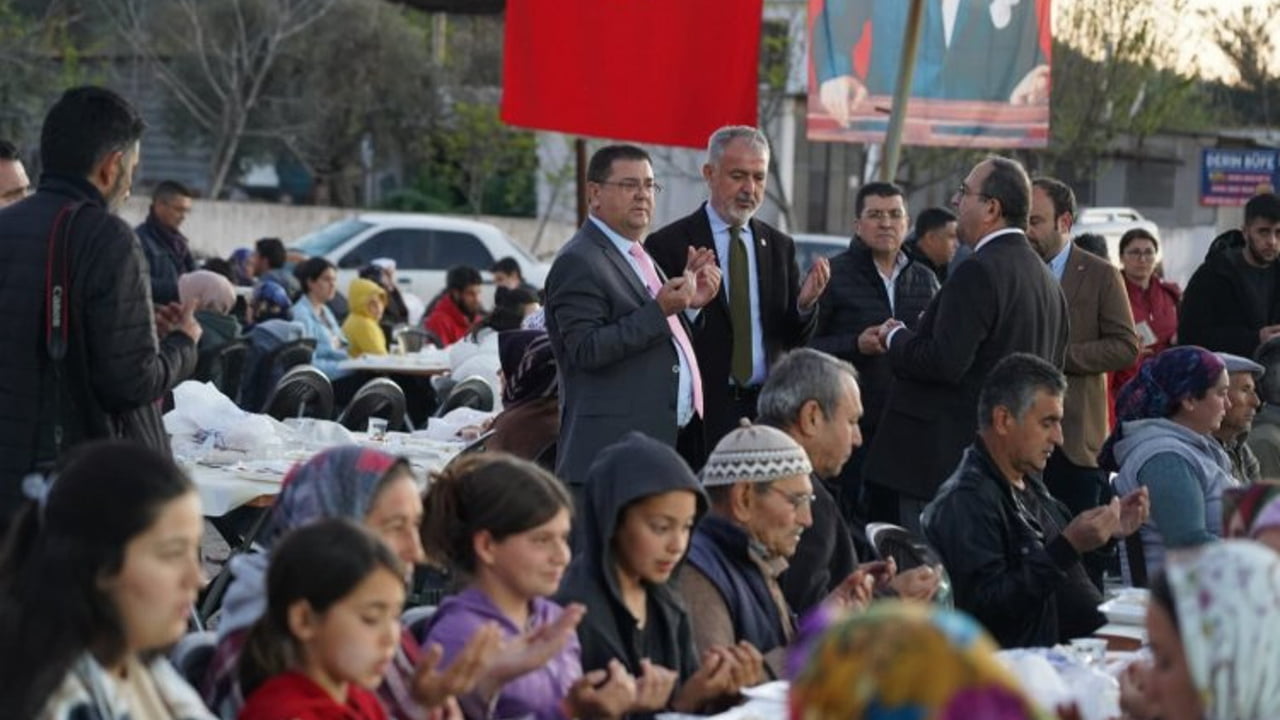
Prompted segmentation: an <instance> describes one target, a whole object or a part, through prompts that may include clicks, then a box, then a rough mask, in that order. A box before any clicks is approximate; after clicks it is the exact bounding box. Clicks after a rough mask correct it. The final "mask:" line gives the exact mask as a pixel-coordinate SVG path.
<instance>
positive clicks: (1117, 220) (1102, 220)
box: [1071, 207, 1160, 267]
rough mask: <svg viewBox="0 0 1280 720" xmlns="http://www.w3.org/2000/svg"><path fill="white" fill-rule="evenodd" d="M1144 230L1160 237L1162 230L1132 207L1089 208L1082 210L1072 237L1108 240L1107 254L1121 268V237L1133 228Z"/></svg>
mask: <svg viewBox="0 0 1280 720" xmlns="http://www.w3.org/2000/svg"><path fill="white" fill-rule="evenodd" d="M1138 227H1140V228H1143V229H1144V230H1146V231H1147V232H1149V233H1151V234H1152V235H1154V236H1155V237H1156V238H1159V237H1160V228H1158V227H1156V224H1155V223H1153V222H1151V221H1150V220H1148V219H1146V218H1144V217H1142V213H1140V212H1138V211H1137V210H1134V209H1133V208H1130V207H1088V208H1081V210H1080V212H1079V214H1078V215H1077V216H1076V220H1075V224H1074V225H1072V227H1071V235H1072V236H1073V237H1074V236H1076V235H1083V234H1084V233H1094V234H1096V235H1101V236H1102V237H1104V238H1106V239H1107V253H1108V254H1109V255H1110V259H1111V262H1112V264H1114V265H1115V266H1117V267H1119V266H1120V237H1121V236H1122V235H1124V234H1125V233H1126V232H1128V231H1129V230H1132V229H1133V228H1138Z"/></svg>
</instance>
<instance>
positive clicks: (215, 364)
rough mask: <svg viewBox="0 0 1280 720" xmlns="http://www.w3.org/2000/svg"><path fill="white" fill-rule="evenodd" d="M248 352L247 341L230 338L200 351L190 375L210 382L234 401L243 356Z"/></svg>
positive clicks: (236, 395) (240, 375)
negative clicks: (221, 343)
mask: <svg viewBox="0 0 1280 720" xmlns="http://www.w3.org/2000/svg"><path fill="white" fill-rule="evenodd" d="M248 354H249V342H248V341H247V340H244V339H243V338H241V339H238V340H232V341H231V342H229V343H226V344H225V345H220V346H218V347H216V348H213V349H211V350H206V351H204V352H202V353H200V358H199V359H198V360H197V361H196V371H195V374H193V375H192V376H191V377H192V379H193V380H198V381H200V382H211V383H213V385H214V387H216V388H218V391H219V392H221V393H222V394H223V395H226V396H227V397H229V398H231V400H232V402H234V401H236V400H237V399H238V398H239V395H240V379H241V377H242V376H243V375H244V364H245V358H246V356H247V355H248Z"/></svg>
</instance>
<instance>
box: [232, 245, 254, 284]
mask: <svg viewBox="0 0 1280 720" xmlns="http://www.w3.org/2000/svg"><path fill="white" fill-rule="evenodd" d="M229 262H230V263H231V272H232V273H233V274H234V275H235V278H236V284H237V285H239V286H241V287H252V286H253V251H252V250H250V249H249V248H247V247H242V248H236V249H235V250H233V251H232V252H231V257H230V258H229Z"/></svg>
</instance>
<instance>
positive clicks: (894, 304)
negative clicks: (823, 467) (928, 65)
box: [809, 182, 938, 525]
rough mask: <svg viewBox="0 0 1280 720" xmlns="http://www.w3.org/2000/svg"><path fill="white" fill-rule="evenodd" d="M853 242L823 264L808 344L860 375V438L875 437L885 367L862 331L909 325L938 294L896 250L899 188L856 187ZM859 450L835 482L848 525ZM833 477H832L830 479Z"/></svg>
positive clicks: (921, 268) (901, 207)
mask: <svg viewBox="0 0 1280 720" xmlns="http://www.w3.org/2000/svg"><path fill="white" fill-rule="evenodd" d="M854 214H855V215H857V218H858V219H857V220H856V221H855V224H854V237H853V240H852V242H850V243H849V249H848V250H846V251H844V252H842V253H840V254H839V255H837V256H835V257H834V258H832V259H831V282H830V283H829V284H828V285H827V289H826V292H824V293H823V294H822V299H821V300H820V301H819V303H818V307H819V310H818V328H817V330H815V331H814V333H813V339H812V340H810V341H809V345H810V346H811V347H814V348H817V349H818V350H821V351H823V352H825V353H829V354H831V355H835V356H836V357H838V358H840V359H842V360H847V361H849V362H850V363H852V364H853V366H854V367H856V368H857V369H858V373H859V375H861V381H862V382H861V389H862V400H863V403H864V405H865V407H866V412H865V413H864V414H863V415H862V421H861V429H862V437H863V440H864V441H865V442H866V443H867V444H870V442H871V441H872V439H874V438H875V434H876V424H877V422H878V421H879V420H880V415H881V413H883V412H884V403H885V398H887V397H888V395H889V384H890V383H892V382H893V368H892V367H891V366H890V364H889V357H888V356H887V355H885V351H884V348H883V346H881V344H880V341H879V339H878V338H877V337H876V334H875V332H874V331H873V332H870V333H864V332H863V331H865V330H867V329H868V328H873V329H874V328H875V327H876V326H878V325H880V324H881V323H883V322H884V321H886V320H888V319H890V318H896V319H898V320H901V321H902V322H903V323H904V324H905V325H906V326H907V327H909V328H913V329H914V328H915V327H916V326H917V325H918V324H919V321H920V316H921V315H922V314H924V310H925V308H927V307H928V306H929V301H930V300H932V299H933V296H934V294H936V293H937V292H938V281H937V279H936V276H935V275H934V273H933V272H932V268H931V267H929V266H926V265H924V264H922V263H919V262H917V261H915V260H912V259H911V257H910V256H909V255H907V253H906V252H904V251H903V249H902V238H903V236H904V235H906V232H907V217H908V216H907V206H906V202H905V200H904V199H903V196H902V188H899V187H898V186H897V185H894V184H892V183H883V182H872V183H867V184H865V185H863V186H862V187H861V188H859V189H858V195H857V197H856V199H855V200H854ZM863 453H864V451H862V450H859V451H858V452H855V453H854V455H853V459H852V460H851V461H850V462H849V463H848V464H846V465H845V467H844V470H843V472H841V473H840V477H839V479H838V480H836V481H835V485H836V487H835V488H833V491H834V490H836V489H838V493H837V494H838V495H839V498H840V504H841V509H842V511H843V512H844V513H845V518H846V519H847V520H849V522H850V523H852V524H854V525H865V524H866V516H865V514H864V513H862V512H861V511H860V510H858V509H857V502H858V499H859V496H860V493H861V488H862V473H861V469H862V460H863V457H862V456H863ZM833 480H834V478H833Z"/></svg>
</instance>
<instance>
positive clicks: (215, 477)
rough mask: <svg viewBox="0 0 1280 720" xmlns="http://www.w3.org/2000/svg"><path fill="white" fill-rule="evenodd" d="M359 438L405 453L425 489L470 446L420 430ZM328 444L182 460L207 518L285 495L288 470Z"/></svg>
mask: <svg viewBox="0 0 1280 720" xmlns="http://www.w3.org/2000/svg"><path fill="white" fill-rule="evenodd" d="M352 435H354V436H355V439H356V442H357V443H359V444H360V445H363V446H365V447H370V448H376V449H379V450H383V451H385V452H387V453H390V454H392V455H402V456H404V457H405V458H406V459H408V461H409V463H410V465H412V466H413V469H414V475H415V476H416V477H417V479H418V481H419V485H421V486H424V487H425V479H426V476H427V474H428V473H430V472H433V471H436V470H439V469H441V468H443V467H444V466H445V465H447V464H448V463H449V461H450V460H452V459H453V458H454V456H456V455H457V454H458V453H459V452H461V451H462V449H463V448H464V447H466V443H465V442H462V441H458V442H449V441H441V440H433V439H430V438H426V437H423V436H422V435H421V434H416V436H415V434H410V433H401V432H390V433H387V439H386V440H384V441H381V442H379V441H373V440H369V439H368V437H367V436H366V434H365V433H352ZM323 449H324V448H323V447H311V448H295V449H292V450H288V451H286V452H285V453H284V454H283V455H281V456H280V457H274V458H262V459H245V460H240V461H234V462H227V461H226V460H225V458H224V459H223V460H222V461H221V462H220V463H218V464H210V463H206V462H198V461H193V460H191V459H186V460H180V461H179V462H180V463H181V464H182V465H183V468H184V469H185V470H186V471H187V473H188V474H189V475H190V476H191V480H192V482H194V483H195V486H196V489H197V491H198V492H199V493H200V501H201V504H202V505H203V507H204V514H205V516H206V517H221V516H223V515H226V514H227V513H229V512H231V511H232V510H235V509H236V508H239V507H242V506H245V505H250V506H254V507H265V506H269V505H271V503H272V502H273V501H274V499H275V496H276V495H278V494H279V493H280V488H281V486H282V484H283V483H284V477H285V474H287V473H288V471H289V469H290V468H292V467H293V466H294V465H295V464H297V463H299V462H304V461H306V460H307V459H309V458H310V457H311V456H312V455H314V454H316V453H318V452H320V451H321V450H323Z"/></svg>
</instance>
